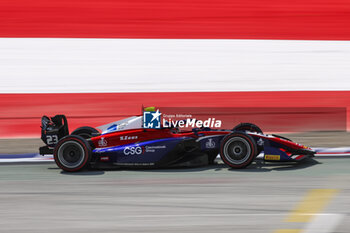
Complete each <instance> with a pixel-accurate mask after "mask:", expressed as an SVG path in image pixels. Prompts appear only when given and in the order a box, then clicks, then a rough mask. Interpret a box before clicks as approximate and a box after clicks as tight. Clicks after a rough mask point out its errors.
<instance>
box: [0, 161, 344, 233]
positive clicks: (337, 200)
mask: <svg viewBox="0 0 350 233" xmlns="http://www.w3.org/2000/svg"><path fill="white" fill-rule="evenodd" d="M349 162H350V160H349V159H346V158H332V159H328V158H318V159H317V160H310V161H308V162H306V163H303V164H276V163H272V164H271V163H270V164H264V163H262V162H258V163H254V164H252V165H251V166H250V167H249V168H248V169H244V170H232V169H229V168H227V167H226V166H225V165H223V164H221V163H219V164H217V165H212V166H209V167H203V168H193V169H163V170H108V171H102V170H92V171H84V172H79V173H65V172H62V171H61V170H60V169H58V168H57V166H56V165H55V164H54V163H41V164H11V165H8V164H7V165H0V206H1V208H0V229H1V230H0V232H36V233H41V232H45V233H47V232H60V233H61V232H94V233H95V232H201V233H203V232H249V233H250V232H252V233H253V232H278V230H279V229H304V228H305V227H306V226H307V224H308V223H305V222H286V221H285V219H286V217H287V216H288V215H289V214H290V212H291V211H292V210H293V209H294V208H295V207H296V206H297V205H298V203H299V202H300V201H301V200H302V199H303V197H304V196H305V194H306V193H307V192H309V191H310V190H313V189H335V190H337V194H336V195H335V196H334V197H333V198H332V199H331V200H330V201H329V203H328V204H327V205H326V206H325V208H324V209H320V210H319V213H317V214H318V215H326V214H333V215H334V214H336V215H340V216H342V219H341V221H340V222H339V223H338V224H336V225H335V228H334V229H333V231H330V232H344V233H345V232H349V231H350V221H349V220H350V198H349V194H350V169H349ZM318 232H321V231H318Z"/></svg>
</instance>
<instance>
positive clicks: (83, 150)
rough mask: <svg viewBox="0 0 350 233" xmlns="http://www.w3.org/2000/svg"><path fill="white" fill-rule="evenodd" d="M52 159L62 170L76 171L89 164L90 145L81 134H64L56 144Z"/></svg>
mask: <svg viewBox="0 0 350 233" xmlns="http://www.w3.org/2000/svg"><path fill="white" fill-rule="evenodd" d="M54 159H55V162H56V164H57V166H58V167H60V168H61V169H62V170H64V171H67V172H76V171H79V170H82V169H84V168H87V167H88V166H89V163H90V160H91V147H90V145H89V144H88V142H87V141H86V140H85V139H84V138H83V137H81V136H77V135H70V136H66V137H64V138H62V139H61V140H60V141H59V142H58V144H57V145H56V147H55V150H54Z"/></svg>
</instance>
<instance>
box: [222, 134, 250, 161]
mask: <svg viewBox="0 0 350 233" xmlns="http://www.w3.org/2000/svg"><path fill="white" fill-rule="evenodd" d="M251 151H252V149H251V147H250V145H249V142H248V141H247V140H245V139H244V138H241V137H233V138H230V139H229V140H228V141H227V142H226V143H225V145H224V156H225V158H226V159H227V160H228V161H229V162H230V163H232V164H242V163H244V162H246V161H247V160H248V159H249V157H250V154H251Z"/></svg>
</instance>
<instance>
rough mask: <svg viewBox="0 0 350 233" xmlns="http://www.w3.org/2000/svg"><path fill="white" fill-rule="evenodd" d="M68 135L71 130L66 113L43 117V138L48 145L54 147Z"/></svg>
mask: <svg viewBox="0 0 350 233" xmlns="http://www.w3.org/2000/svg"><path fill="white" fill-rule="evenodd" d="M66 135H69V130H68V122H67V118H66V116H65V115H56V116H54V117H48V116H43V117H42V118H41V140H43V142H44V143H45V144H46V145H47V146H48V147H54V146H55V145H56V144H57V143H58V141H59V140H60V139H61V138H63V137H64V136H66Z"/></svg>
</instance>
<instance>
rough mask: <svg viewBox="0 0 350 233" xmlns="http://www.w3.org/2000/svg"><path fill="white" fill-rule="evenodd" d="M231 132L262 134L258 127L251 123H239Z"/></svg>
mask: <svg viewBox="0 0 350 233" xmlns="http://www.w3.org/2000/svg"><path fill="white" fill-rule="evenodd" d="M232 131H249V132H253V133H263V131H262V130H261V129H260V127H259V126H257V125H255V124H252V123H240V124H238V125H236V126H235V127H234V128H233V129H232Z"/></svg>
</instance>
